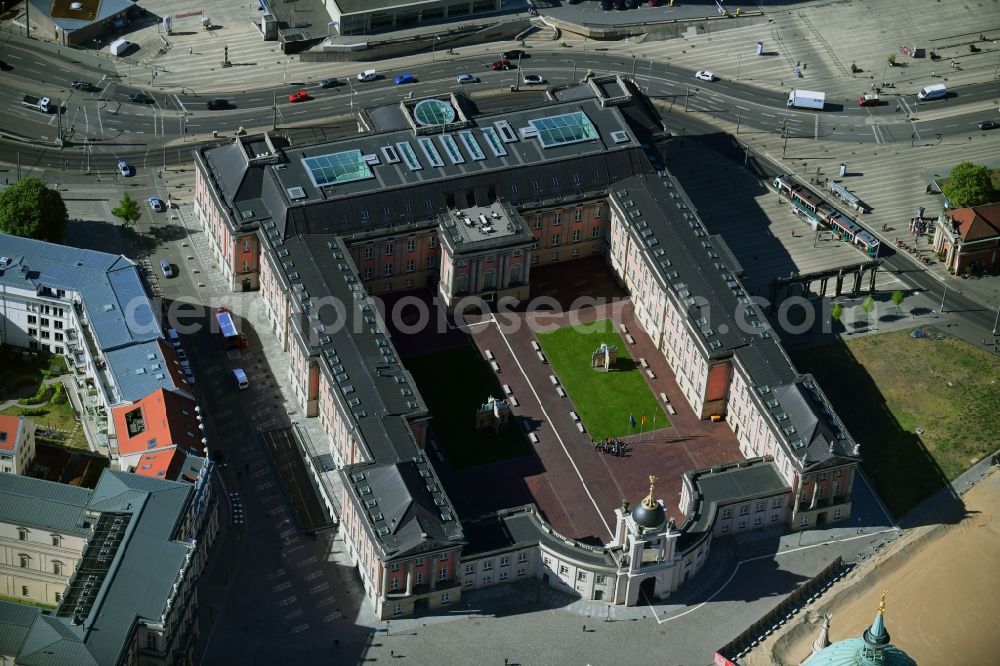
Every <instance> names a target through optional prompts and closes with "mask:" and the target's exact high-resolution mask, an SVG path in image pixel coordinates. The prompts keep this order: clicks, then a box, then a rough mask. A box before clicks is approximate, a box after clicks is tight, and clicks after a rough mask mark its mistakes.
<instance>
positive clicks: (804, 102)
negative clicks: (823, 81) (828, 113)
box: [786, 90, 826, 111]
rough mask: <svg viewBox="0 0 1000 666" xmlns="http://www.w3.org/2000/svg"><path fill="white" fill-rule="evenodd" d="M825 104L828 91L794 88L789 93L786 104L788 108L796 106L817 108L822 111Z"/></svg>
mask: <svg viewBox="0 0 1000 666" xmlns="http://www.w3.org/2000/svg"><path fill="white" fill-rule="evenodd" d="M825 104H826V93H822V92H816V91H815V90H793V91H791V92H790V93H788V102H787V104H786V106H788V108H792V107H793V106H794V107H796V108H799V109H817V110H819V111H822V110H823V106H824V105H825Z"/></svg>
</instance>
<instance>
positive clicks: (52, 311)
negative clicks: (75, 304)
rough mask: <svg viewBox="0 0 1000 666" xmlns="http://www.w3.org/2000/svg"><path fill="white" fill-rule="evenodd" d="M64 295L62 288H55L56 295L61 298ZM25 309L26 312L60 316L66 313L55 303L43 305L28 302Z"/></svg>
mask: <svg viewBox="0 0 1000 666" xmlns="http://www.w3.org/2000/svg"><path fill="white" fill-rule="evenodd" d="M50 291H51V290H50ZM65 295H66V292H65V291H63V290H62V289H56V296H58V297H59V298H62V297H64V296H65ZM26 309H27V310H28V312H37V313H39V314H44V315H52V316H53V317H62V316H63V315H64V314H65V313H66V310H65V309H63V308H60V307H58V306H55V305H45V304H43V303H28V304H27V306H26Z"/></svg>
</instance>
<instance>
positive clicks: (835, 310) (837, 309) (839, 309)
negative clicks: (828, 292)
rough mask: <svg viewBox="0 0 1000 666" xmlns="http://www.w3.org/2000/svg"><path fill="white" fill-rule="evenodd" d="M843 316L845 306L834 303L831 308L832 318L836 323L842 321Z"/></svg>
mask: <svg viewBox="0 0 1000 666" xmlns="http://www.w3.org/2000/svg"><path fill="white" fill-rule="evenodd" d="M843 314H844V306H843V305H841V304H840V303H834V304H833V307H832V308H830V317H832V318H833V320H834V321H840V318H841V317H842V316H843Z"/></svg>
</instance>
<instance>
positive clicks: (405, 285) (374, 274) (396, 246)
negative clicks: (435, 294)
mask: <svg viewBox="0 0 1000 666" xmlns="http://www.w3.org/2000/svg"><path fill="white" fill-rule="evenodd" d="M348 249H349V250H350V253H351V258H352V259H354V264H355V265H356V266H357V267H358V276H359V277H360V278H361V281H362V283H363V284H364V286H365V288H366V289H367V290H368V293H370V294H388V293H392V292H397V291H412V290H414V289H424V288H426V287H428V286H434V284H435V283H436V279H437V275H438V270H439V265H440V263H441V246H440V244H439V243H438V235H437V228H436V227H435V228H433V229H425V230H423V231H419V232H415V233H407V232H406V231H405V230H402V231H401V232H400V233H398V234H396V235H392V236H383V237H380V238H378V239H375V238H372V239H370V240H361V241H356V242H353V243H352V244H351V245H350V246H349V248H348Z"/></svg>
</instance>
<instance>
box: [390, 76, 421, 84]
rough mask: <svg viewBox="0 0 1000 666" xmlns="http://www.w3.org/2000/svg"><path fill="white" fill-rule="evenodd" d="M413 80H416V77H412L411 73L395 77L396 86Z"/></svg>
mask: <svg viewBox="0 0 1000 666" xmlns="http://www.w3.org/2000/svg"><path fill="white" fill-rule="evenodd" d="M414 81H416V79H415V78H413V74H400V75H399V76H397V77H396V78H395V83H396V85H397V86H402V85H406V84H407V83H413V82H414Z"/></svg>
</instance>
